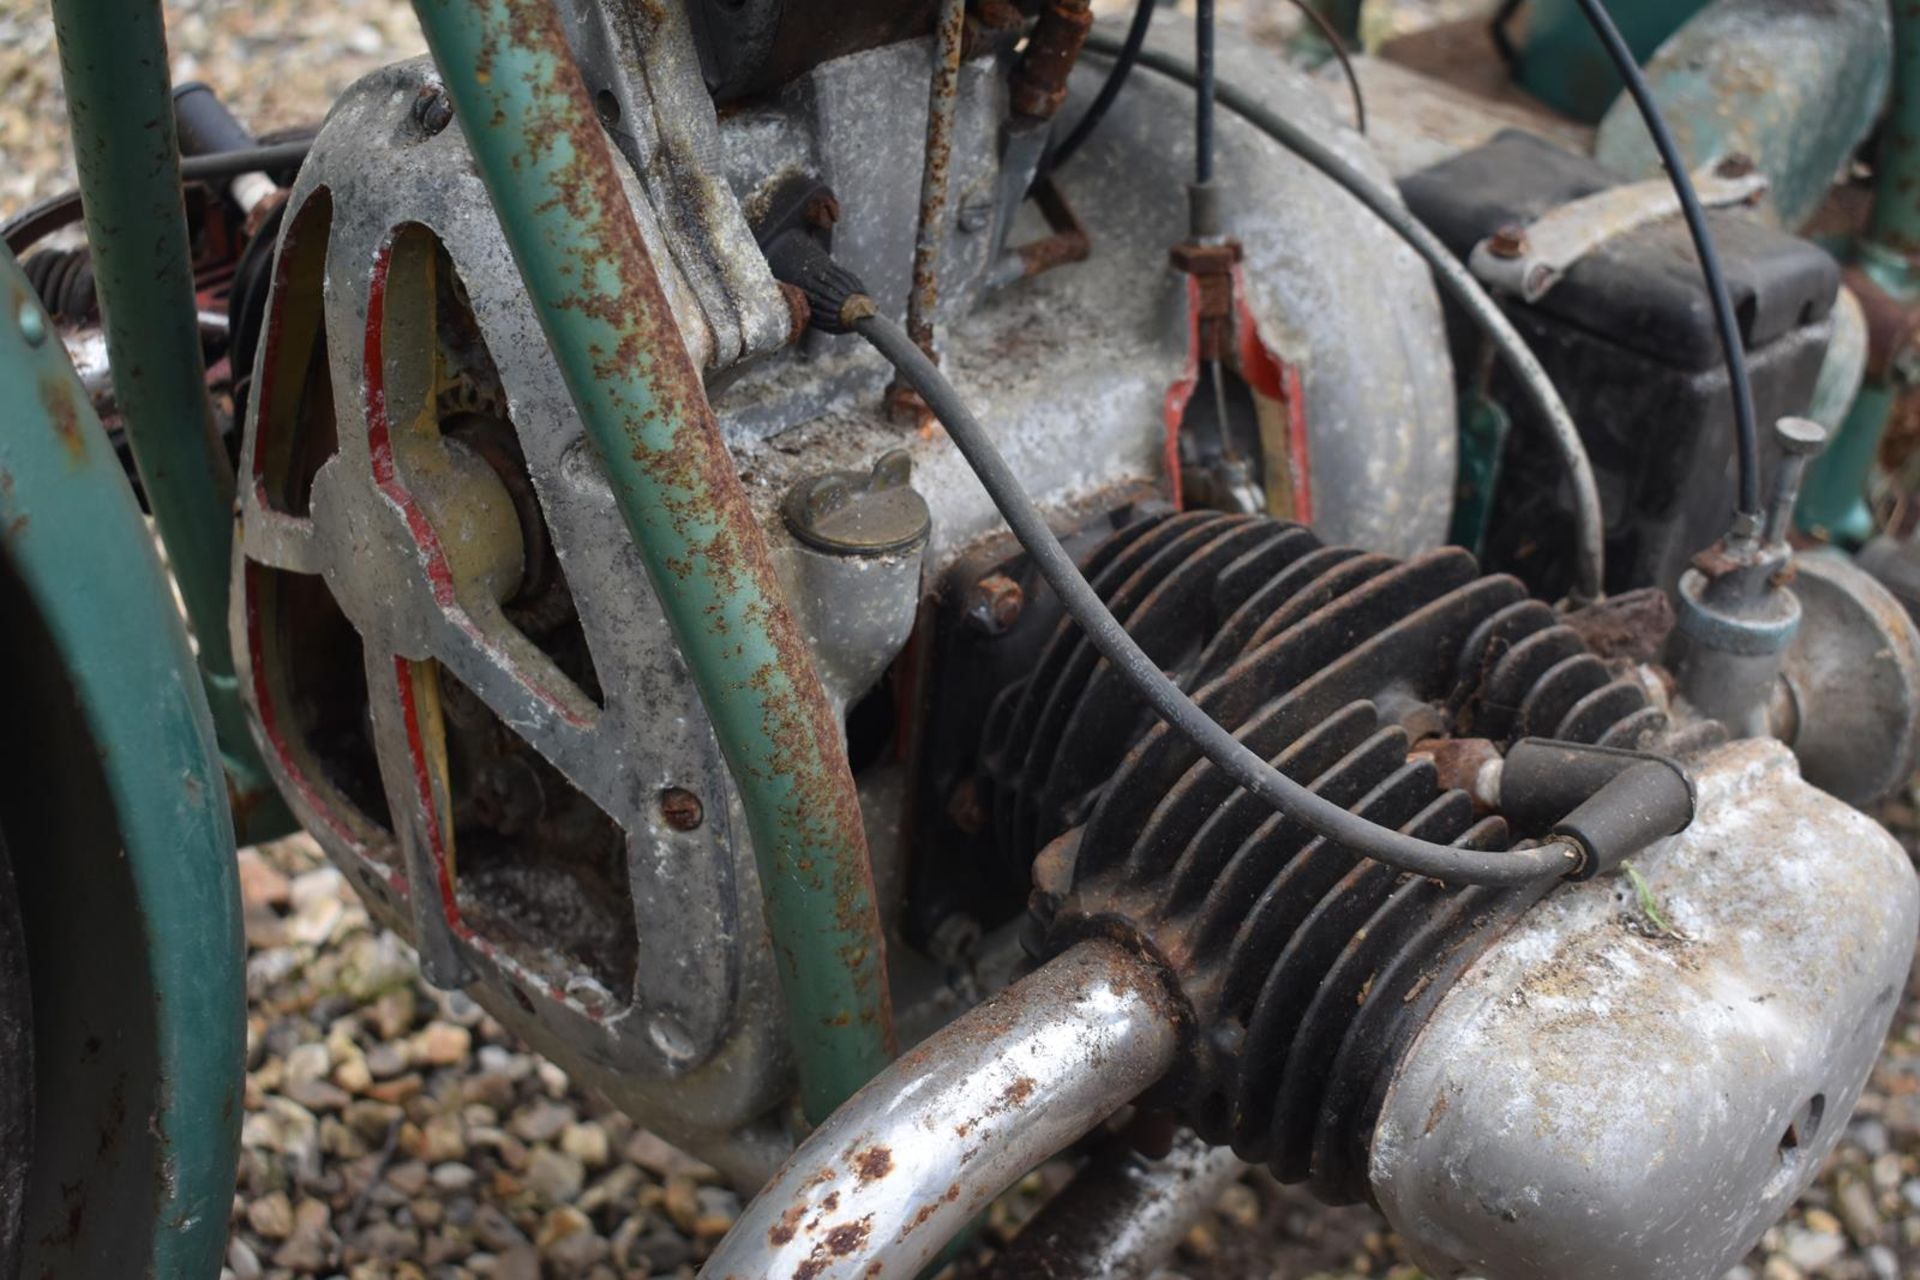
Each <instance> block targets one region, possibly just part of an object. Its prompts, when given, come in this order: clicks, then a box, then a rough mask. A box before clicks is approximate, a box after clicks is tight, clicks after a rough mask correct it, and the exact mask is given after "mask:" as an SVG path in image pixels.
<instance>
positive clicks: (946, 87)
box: [907, 0, 967, 355]
mask: <svg viewBox="0 0 1920 1280" xmlns="http://www.w3.org/2000/svg"><path fill="white" fill-rule="evenodd" d="M966 19H967V6H966V0H942V3H941V6H940V21H939V23H938V25H937V26H935V28H934V33H933V79H932V82H931V85H930V87H929V88H928V90H927V145H926V154H925V156H924V157H923V158H922V160H921V170H920V221H919V226H918V228H917V229H916V230H915V232H914V237H913V289H912V291H911V292H910V293H909V294H908V295H907V332H908V333H910V334H912V335H913V340H914V341H915V342H916V343H918V344H919V345H920V349H921V350H922V351H925V352H927V353H928V354H929V355H931V354H932V353H933V309H934V305H935V304H936V303H937V302H938V301H939V300H940V246H941V244H942V243H944V242H945V240H946V238H947V227H946V218H947V187H948V176H949V173H950V171H951V170H952V168H953V118H954V113H955V111H956V110H957V109H958V107H959V99H960V52H961V43H962V41H961V36H962V34H963V33H964V31H965V29H966Z"/></svg>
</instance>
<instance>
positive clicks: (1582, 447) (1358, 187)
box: [1087, 32, 1606, 601]
mask: <svg viewBox="0 0 1920 1280" xmlns="http://www.w3.org/2000/svg"><path fill="white" fill-rule="evenodd" d="M1087 51H1088V52H1090V53H1094V54H1101V55H1105V56H1109V57H1111V56H1112V55H1113V53H1114V52H1115V48H1114V46H1113V45H1112V43H1111V42H1110V41H1108V40H1107V39H1106V38H1105V37H1103V36H1101V35H1100V34H1098V33H1097V32H1096V33H1095V34H1093V35H1091V36H1089V37H1088V38H1087ZM1140 65H1141V66H1143V67H1146V68H1147V69H1148V70H1150V71H1154V72H1157V73H1159V74H1160V75H1163V76H1166V77H1168V78H1169V79H1172V80H1177V81H1179V82H1181V83H1182V84H1185V85H1188V86H1192V85H1193V84H1195V82H1196V79H1197V77H1196V75H1195V72H1194V68H1193V66H1192V64H1191V63H1183V62H1181V61H1180V60H1179V59H1178V58H1175V57H1171V56H1169V55H1168V54H1165V53H1161V52H1160V51H1158V50H1155V49H1148V50H1143V51H1142V52H1141V54H1140ZM1215 93H1216V94H1217V95H1218V97H1219V100H1220V105H1221V106H1223V107H1226V108H1227V109H1228V110H1229V111H1232V112H1234V113H1236V114H1237V115H1240V116H1242V117H1243V118H1245V119H1246V121H1247V123H1249V124H1251V125H1253V126H1254V127H1255V128H1257V129H1259V130H1260V131H1261V132H1262V133H1265V134H1266V135H1267V136H1268V137H1270V138H1272V139H1273V140H1274V141H1275V142H1277V143H1279V144H1280V145H1281V146H1283V147H1285V148H1286V149H1287V150H1289V151H1291V152H1293V153H1294V154H1295V155H1297V156H1299V157H1300V158H1301V159H1302V160H1304V161H1306V162H1307V163H1308V164H1310V165H1312V166H1313V167H1314V168H1316V169H1318V170H1319V171H1320V172H1321V173H1322V174H1324V175H1326V177H1327V178H1329V179H1330V180H1332V181H1333V182H1335V183H1336V184H1338V185H1339V186H1340V187H1341V188H1343V189H1344V190H1345V191H1347V193H1348V194H1350V195H1352V196H1353V197H1354V198H1355V199H1356V200H1358V201H1359V202H1360V203H1361V204H1363V205H1365V206H1366V208H1367V209H1368V211H1369V212H1371V213H1372V214H1373V215H1374V216H1375V217H1377V218H1379V219H1380V221H1382V222H1384V223H1385V224H1386V225H1387V226H1388V227H1389V228H1391V229H1392V230H1393V231H1394V233H1395V234H1397V235H1398V236H1399V237H1400V238H1401V239H1402V240H1404V241H1406V243H1407V244H1408V246H1409V247H1411V248H1412V249H1413V250H1414V252H1416V253H1418V254H1419V255H1420V256H1421V257H1422V258H1423V259H1425V260H1426V263H1427V265H1428V266H1429V267H1431V268H1432V269H1433V274H1434V277H1435V279H1436V280H1438V281H1439V283H1440V287H1441V288H1442V289H1444V290H1445V291H1446V292H1447V293H1448V294H1449V295H1451V296H1452V298H1453V300H1454V301H1455V302H1457V303H1459V304H1460V306H1461V308H1462V309H1464V310H1465V311H1466V313H1467V314H1468V315H1469V316H1470V317H1471V318H1472V319H1473V321H1474V323H1476V324H1477V325H1479V326H1480V328H1481V330H1482V331H1483V332H1484V333H1486V335H1487V337H1488V339H1489V340H1491V341H1492V342H1493V344H1494V345H1495V346H1496V347H1497V348H1499V351H1500V358H1501V360H1502V361H1503V362H1504V363H1505V364H1506V366H1507V368H1508V369H1509V370H1511V371H1512V373H1513V376H1514V379H1515V381H1516V382H1518V383H1519V385H1520V390H1521V394H1522V395H1524V396H1525V397H1526V399H1527V400H1528V402H1529V403H1530V404H1531V405H1532V407H1533V409H1534V412H1535V413H1537V414H1538V415H1539V417H1540V421H1541V423H1542V425H1543V426H1544V427H1545V428H1546V430H1547V433H1548V436H1549V437H1550V439H1551V441H1552V443H1553V446H1554V449H1555V451H1556V452H1558V453H1559V455H1560V458H1561V463H1562V465H1564V466H1565V467H1566V469H1567V478H1568V480H1569V482H1570V483H1571V484H1572V486H1573V512H1574V592H1575V595H1576V596H1577V597H1578V598H1579V599H1580V600H1582V601H1592V600H1598V599H1600V598H1601V596H1602V595H1603V594H1604V586H1605V582H1606V521H1605V517H1604V516H1603V514H1602V512H1601V509H1600V489H1599V486H1598V484H1597V483H1596V482H1595V480H1594V476H1593V463H1592V461H1591V460H1590V459H1589V458H1588V457H1587V447H1586V444H1585V442H1584V441H1583V440H1582V439H1581V437H1580V429H1579V428H1578V427H1577V426H1575V425H1574V421H1573V416H1572V415H1571V414H1569V413H1568V412H1567V406H1566V402H1565V401H1563V400H1562V399H1561V398H1560V393H1559V392H1558V391H1557V390H1556V389H1555V388H1554V385H1553V379H1552V378H1550V377H1548V376H1547V371H1546V369H1545V368H1543V367H1542V366H1541V364H1540V361H1539V359H1538V358H1537V357H1536V356H1535V355H1534V354H1533V352H1532V351H1531V350H1530V349H1529V348H1528V346H1527V343H1526V340H1525V339H1524V338H1522V337H1521V336H1520V334H1519V331H1518V330H1516V329H1515V328H1514V327H1513V322H1512V321H1511V320H1509V319H1507V316H1506V313H1505V312H1504V311H1502V310H1501V309H1500V305H1499V304H1498V303H1496V302H1495V301H1494V300H1493V299H1492V298H1491V297H1489V296H1488V294H1487V291H1486V289H1485V287H1484V286H1482V285H1481V283H1480V282H1479V281H1478V280H1475V279H1474V278H1473V273H1472V272H1471V271H1468V270H1467V268H1466V267H1465V265H1464V264H1462V263H1461V261H1460V260H1459V259H1458V258H1456V257H1455V256H1454V255H1453V251H1452V250H1450V249H1448V248H1447V246H1446V245H1445V244H1443V243H1442V242H1441V240H1440V238H1439V237H1438V236H1436V235H1435V234H1434V233H1433V232H1432V231H1431V230H1429V229H1428V228H1427V226H1426V224H1424V223H1422V222H1421V221H1420V220H1419V219H1418V218H1416V217H1414V216H1413V215H1412V214H1411V213H1409V212H1408V211H1407V207H1406V206H1405V205H1404V204H1402V203H1400V201H1399V199H1398V198H1397V197H1396V196H1395V195H1394V193H1393V192H1392V191H1391V190H1390V189H1388V188H1387V187H1385V186H1383V185H1382V184H1380V183H1378V182H1375V181H1374V180H1373V179H1371V178H1369V177H1367V175H1366V174H1364V173H1362V172H1361V171H1360V170H1359V169H1357V168H1355V167H1354V165H1353V164H1352V163H1350V162H1349V161H1348V160H1346V159H1345V158H1344V157H1343V156H1341V155H1340V154H1339V153H1338V152H1336V151H1335V150H1334V149H1333V148H1332V147H1330V146H1328V145H1327V144H1326V143H1324V142H1322V141H1321V140H1320V139H1318V138H1316V137H1314V136H1313V134H1312V133H1310V132H1309V131H1308V130H1307V129H1305V128H1303V127H1302V126H1300V125H1298V124H1296V123H1294V122H1293V121H1291V120H1289V119H1287V118H1286V117H1285V116H1282V115H1280V114H1279V113H1278V112H1274V111H1269V110H1268V109H1267V108H1266V107H1265V106H1263V105H1261V103H1260V102H1259V101H1258V100H1257V99H1256V98H1254V97H1253V96H1252V95H1250V94H1247V93H1244V92H1242V91H1241V90H1240V89H1238V88H1236V87H1235V86H1234V85H1233V84H1232V83H1231V82H1226V81H1222V82H1219V83H1217V84H1216V85H1215Z"/></svg>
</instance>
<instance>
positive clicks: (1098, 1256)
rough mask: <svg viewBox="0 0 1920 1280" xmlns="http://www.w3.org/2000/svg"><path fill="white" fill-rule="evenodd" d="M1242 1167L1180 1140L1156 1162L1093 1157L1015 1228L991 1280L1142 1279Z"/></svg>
mask: <svg viewBox="0 0 1920 1280" xmlns="http://www.w3.org/2000/svg"><path fill="white" fill-rule="evenodd" d="M1246 1171H1247V1164H1246V1162H1245V1161H1244V1160H1241V1159H1240V1158H1239V1157H1238V1156H1236V1155H1234V1154H1233V1152H1232V1151H1231V1150H1229V1149H1227V1148H1226V1147H1214V1146H1209V1145H1207V1144H1206V1143H1204V1142H1202V1141H1201V1140H1200V1139H1199V1138H1196V1137H1194V1136H1193V1135H1192V1134H1191V1133H1186V1134H1182V1135H1181V1136H1180V1138H1179V1139H1178V1140H1177V1141H1176V1142H1175V1143H1174V1145H1173V1150H1171V1151H1169V1152H1168V1153H1167V1154H1166V1155H1165V1156H1163V1157H1161V1158H1160V1159H1158V1160H1149V1159H1147V1158H1146V1157H1145V1156H1142V1155H1139V1154H1138V1153H1134V1152H1127V1153H1123V1154H1120V1155H1118V1156H1117V1157H1114V1158H1110V1159H1104V1160H1102V1159H1100V1158H1099V1157H1096V1158H1095V1162H1094V1163H1089V1164H1088V1166H1087V1167H1086V1168H1085V1169H1082V1170H1081V1171H1080V1173H1079V1175H1078V1176H1076V1177H1075V1178H1074V1180H1073V1181H1072V1182H1071V1183H1070V1184H1068V1186H1067V1187H1066V1189H1065V1190H1063V1191H1062V1192H1060V1194H1059V1195H1057V1196H1055V1197H1054V1198H1053V1199H1051V1200H1049V1201H1048V1202H1047V1204H1046V1207H1045V1208H1043V1209H1041V1210H1040V1212H1039V1213H1038V1214H1036V1215H1034V1218H1033V1220H1032V1221H1031V1222H1029V1223H1027V1225H1026V1226H1024V1227H1022V1228H1020V1234H1019V1235H1018V1236H1017V1237H1015V1239H1014V1242H1013V1243H1012V1244H1011V1245H1009V1246H1008V1247H1007V1249H1006V1251H1005V1252H1004V1253H1002V1254H1001V1255H1000V1256H999V1257H998V1258H996V1259H995V1260H994V1269H993V1280H1148V1277H1150V1276H1155V1275H1158V1274H1159V1273H1160V1268H1161V1267H1162V1266H1163V1265H1164V1264H1165V1263H1166V1261H1167V1259H1168V1258H1170V1257H1172V1256H1173V1251H1174V1248H1175V1247H1176V1246H1178V1245H1179V1243H1180V1240H1181V1238H1182V1237H1183V1236H1185V1235H1186V1234H1187V1232H1188V1230H1189V1229H1191V1228H1192V1226H1193V1224H1194V1223H1195V1222H1196V1221H1197V1220H1198V1219H1199V1217H1200V1215H1201V1214H1203V1213H1205V1212H1206V1211H1207V1210H1208V1209H1209V1208H1210V1207H1212V1205H1213V1203H1214V1201H1216V1200H1218V1199H1219V1198H1220V1196H1221V1194H1222V1193H1223V1192H1225V1191H1226V1189H1227V1188H1228V1187H1229V1186H1232V1185H1233V1183H1234V1180H1235V1179H1237V1178H1239V1176H1240V1175H1241V1174H1243V1173H1245V1172H1246Z"/></svg>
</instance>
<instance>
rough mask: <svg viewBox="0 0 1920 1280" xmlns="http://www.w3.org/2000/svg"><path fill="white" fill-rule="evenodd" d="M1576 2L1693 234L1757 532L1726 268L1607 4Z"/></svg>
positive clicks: (1755, 471) (1754, 455)
mask: <svg viewBox="0 0 1920 1280" xmlns="http://www.w3.org/2000/svg"><path fill="white" fill-rule="evenodd" d="M1579 3H1580V9H1581V11H1582V12H1583V13H1585V14H1586V15H1587V22H1588V24H1589V25H1590V26H1592V27H1593V31H1594V34H1595V35H1597V36H1599V37H1600V43H1601V44H1603V45H1605V46H1606V49H1607V56H1608V57H1609V58H1611V59H1612V60H1613V66H1614V69H1615V70H1616V71H1618V72H1619V73H1620V78H1621V79H1622V80H1624V81H1625V82H1626V85H1627V92H1628V93H1629V94H1630V95H1632V97H1633V105H1634V106H1636V107H1638V108H1639V109H1640V119H1641V120H1642V121H1644V122H1645V123H1646V126H1647V132H1648V133H1649V134H1651V135H1652V136H1653V145H1654V149H1655V150H1657V151H1658V152H1659V153H1660V162H1661V163H1662V164H1664V165H1665V166H1666V169H1667V178H1668V180H1669V181H1670V182H1672V183H1673V193H1674V194H1675V195H1676V196H1678V197H1679V198H1680V212H1681V213H1682V214H1683V215H1685V217H1686V220H1687V232H1688V234H1689V235H1691V236H1692V237H1693V249H1694V252H1695V253H1696V254H1697V255H1699V258H1700V274H1701V275H1702V276H1704V277H1706V282H1707V295H1708V297H1709V298H1710V299H1711V300H1712V303H1713V321H1714V326H1715V327H1716V328H1717V329H1718V330H1719V331H1720V350H1721V352H1722V353H1723V354H1724V355H1725V357H1726V361H1727V382H1728V385H1729V387H1730V389H1731V390H1732V392H1733V428H1734V445H1735V448H1736V449H1737V450H1738V451H1739V458H1740V488H1739V500H1738V502H1737V504H1736V507H1735V513H1734V514H1735V518H1736V521H1737V522H1738V523H1739V524H1743V525H1744V524H1751V526H1752V528H1751V532H1752V533H1753V534H1758V533H1759V531H1760V429H1759V426H1758V423H1757V422H1756V419H1755V416H1754V408H1753V380H1752V379H1751V378H1750V377H1749V376H1748V374H1747V348H1746V344H1745V343H1744V342H1743V341H1742V340H1741V338H1740V325H1739V321H1738V320H1737V319H1736V318H1735V315H1734V310H1733V297H1732V295H1731V294H1730V293H1729V292H1728V289H1727V276H1726V272H1725V271H1723V270H1722V269H1721V267H1720V255H1719V253H1718V252H1717V251H1716V250H1715V249H1714V245H1713V233H1712V232H1710V231H1709V230H1707V215H1706V213H1705V211H1704V210H1702V209H1701V207H1700V196H1699V194H1698V193H1697V192H1695V191H1694V189H1693V178H1692V176H1691V175H1689V174H1688V172H1687V164H1686V160H1685V159H1684V158H1683V157H1682V156H1681V155H1680V148H1679V146H1678V145H1677V144H1676V143H1675V142H1674V140H1673V130H1672V129H1670V128H1668V127H1667V121H1666V117H1665V116H1663V115H1662V114H1661V113H1660V104H1659V103H1658V102H1655V101H1654V97H1653V89H1652V87H1651V86H1649V85H1648V84H1647V77H1646V76H1645V75H1644V74H1643V73H1642V72H1641V70H1640V64H1639V62H1638V61H1636V60H1635V58H1634V56H1633V50H1631V49H1629V48H1628V47H1627V42H1626V40H1625V39H1624V38H1623V37H1622V36H1621V35H1620V28H1619V27H1617V26H1615V25H1614V22H1613V16H1612V15H1611V14H1609V13H1608V12H1607V6H1606V5H1604V4H1602V3H1601V0H1579Z"/></svg>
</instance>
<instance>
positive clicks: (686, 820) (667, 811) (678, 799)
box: [660, 787, 706, 831]
mask: <svg viewBox="0 0 1920 1280" xmlns="http://www.w3.org/2000/svg"><path fill="white" fill-rule="evenodd" d="M660 816H661V817H663V818H665V819H666V820H667V825H668V826H670V827H672V828H673V829H674V830H675V831H692V830H694V829H695V828H696V827H698V826H699V825H700V823H701V821H702V820H703V819H705V817H706V810H705V809H703V808H701V806H700V797H699V796H697V795H695V794H693V792H691V791H689V790H687V789H686V788H685V787H668V788H667V789H666V790H665V791H662V792H661V793H660Z"/></svg>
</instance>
